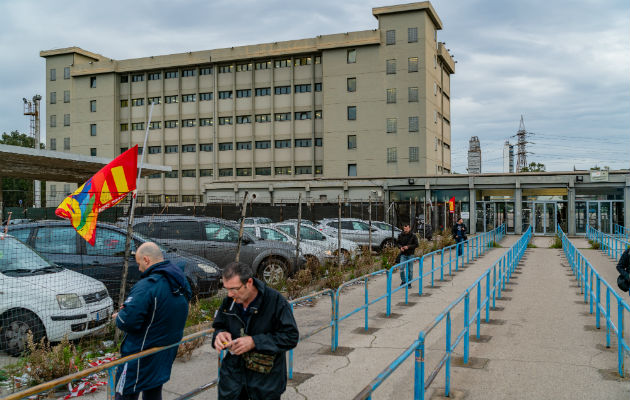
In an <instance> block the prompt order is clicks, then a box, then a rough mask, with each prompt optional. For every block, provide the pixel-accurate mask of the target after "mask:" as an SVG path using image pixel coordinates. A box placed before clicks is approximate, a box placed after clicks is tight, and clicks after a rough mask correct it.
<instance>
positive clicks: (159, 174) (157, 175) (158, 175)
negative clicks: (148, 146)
mask: <svg viewBox="0 0 630 400" xmlns="http://www.w3.org/2000/svg"><path fill="white" fill-rule="evenodd" d="M161 177H162V174H161V173H159V172H158V173H157V174H151V175H149V179H159V178H161ZM150 198H151V196H149V199H150ZM149 201H151V200H149Z"/></svg>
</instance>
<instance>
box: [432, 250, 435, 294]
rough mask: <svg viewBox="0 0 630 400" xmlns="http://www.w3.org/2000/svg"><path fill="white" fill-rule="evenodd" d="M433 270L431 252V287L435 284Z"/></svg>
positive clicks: (433, 262) (433, 259) (433, 260)
mask: <svg viewBox="0 0 630 400" xmlns="http://www.w3.org/2000/svg"><path fill="white" fill-rule="evenodd" d="M434 272H435V253H433V254H431V287H433V286H435V281H434V275H433V273H434Z"/></svg>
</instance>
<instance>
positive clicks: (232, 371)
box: [212, 262, 299, 400]
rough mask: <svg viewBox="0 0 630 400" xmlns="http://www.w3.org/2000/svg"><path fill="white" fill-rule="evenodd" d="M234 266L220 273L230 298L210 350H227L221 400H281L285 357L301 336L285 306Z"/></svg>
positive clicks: (250, 274)
mask: <svg viewBox="0 0 630 400" xmlns="http://www.w3.org/2000/svg"><path fill="white" fill-rule="evenodd" d="M253 275H254V274H253V272H252V270H251V268H250V267H249V266H248V265H246V264H243V263H239V262H232V263H230V264H228V265H226V267H225V268H224V269H223V287H224V288H225V289H227V294H228V297H226V298H225V299H224V300H223V303H222V304H221V307H220V308H219V309H218V310H217V314H216V316H215V319H214V322H213V323H212V327H213V328H214V329H215V331H214V336H213V338H212V344H213V346H214V348H215V349H216V350H217V351H221V350H224V349H227V350H229V353H228V354H226V356H225V358H224V359H223V362H222V363H221V369H220V370H219V388H218V389H219V390H218V391H219V400H247V399H250V400H279V399H280V396H281V395H282V393H284V391H285V390H286V387H287V365H286V354H285V353H286V351H288V350H291V349H292V348H294V347H295V346H296V345H297V343H298V339H299V333H298V328H297V324H296V323H295V319H294V318H293V311H292V310H291V306H290V305H289V302H288V301H287V300H286V299H285V298H284V297H283V296H282V295H281V294H280V293H278V292H277V291H275V290H274V289H272V288H270V287H268V286H266V285H265V284H264V283H263V282H262V281H260V280H258V279H255V278H254V277H253Z"/></svg>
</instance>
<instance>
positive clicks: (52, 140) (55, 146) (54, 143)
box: [50, 138, 57, 150]
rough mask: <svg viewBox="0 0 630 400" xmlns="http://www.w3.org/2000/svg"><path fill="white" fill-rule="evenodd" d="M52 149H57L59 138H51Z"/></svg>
mask: <svg viewBox="0 0 630 400" xmlns="http://www.w3.org/2000/svg"><path fill="white" fill-rule="evenodd" d="M50 150H57V139H55V138H50Z"/></svg>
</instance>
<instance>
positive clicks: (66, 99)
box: [63, 90, 70, 103]
mask: <svg viewBox="0 0 630 400" xmlns="http://www.w3.org/2000/svg"><path fill="white" fill-rule="evenodd" d="M63 102H64V103H70V91H69V90H64V91H63Z"/></svg>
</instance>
